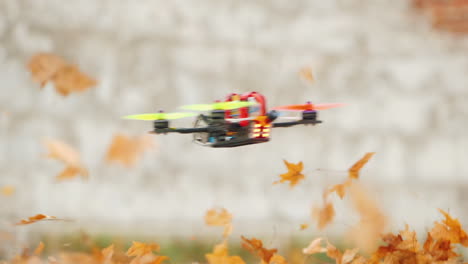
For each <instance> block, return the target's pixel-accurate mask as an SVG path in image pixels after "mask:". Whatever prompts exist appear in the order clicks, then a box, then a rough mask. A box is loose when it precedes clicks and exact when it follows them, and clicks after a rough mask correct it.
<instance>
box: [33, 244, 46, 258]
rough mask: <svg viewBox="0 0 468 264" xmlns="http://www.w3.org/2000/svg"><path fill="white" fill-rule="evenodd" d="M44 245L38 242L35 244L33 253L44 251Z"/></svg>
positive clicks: (38, 253)
mask: <svg viewBox="0 0 468 264" xmlns="http://www.w3.org/2000/svg"><path fill="white" fill-rule="evenodd" d="M44 248H45V245H44V243H42V241H41V242H39V245H37V247H36V249H34V255H36V256H40V255H41V253H42V251H44Z"/></svg>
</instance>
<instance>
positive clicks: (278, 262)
mask: <svg viewBox="0 0 468 264" xmlns="http://www.w3.org/2000/svg"><path fill="white" fill-rule="evenodd" d="M268 264H288V262H287V261H286V259H285V258H284V257H283V256H281V255H278V254H274V255H273V257H272V258H271V259H270V263H268Z"/></svg>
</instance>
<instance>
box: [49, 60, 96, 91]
mask: <svg viewBox="0 0 468 264" xmlns="http://www.w3.org/2000/svg"><path fill="white" fill-rule="evenodd" d="M52 79H53V81H54V84H55V89H56V90H57V92H58V93H59V94H60V95H63V96H67V95H69V94H70V93H72V92H83V91H86V90H88V89H89V88H91V87H93V86H95V85H96V84H97V82H96V80H94V79H92V78H90V77H89V76H87V75H86V74H84V73H82V72H81V71H80V70H79V69H78V67H76V66H75V65H66V66H64V67H61V68H60V69H59V70H58V71H57V72H56V73H55V75H54V76H53V78H52Z"/></svg>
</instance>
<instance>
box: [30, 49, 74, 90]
mask: <svg viewBox="0 0 468 264" xmlns="http://www.w3.org/2000/svg"><path fill="white" fill-rule="evenodd" d="M66 64H67V62H66V61H65V60H64V59H63V58H61V57H59V56H57V55H54V54H50V53H39V54H36V55H34V56H33V57H32V58H31V60H30V61H29V63H28V65H27V66H28V68H29V70H30V71H31V74H32V78H33V80H34V81H36V82H38V83H39V84H40V85H41V87H44V85H45V84H46V83H47V82H48V81H51V80H52V77H53V76H54V75H55V74H56V73H57V72H58V71H59V70H60V69H61V68H63V67H64V66H65V65H66Z"/></svg>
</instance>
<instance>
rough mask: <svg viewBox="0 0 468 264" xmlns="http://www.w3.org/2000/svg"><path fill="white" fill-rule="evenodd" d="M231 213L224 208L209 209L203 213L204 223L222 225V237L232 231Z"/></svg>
mask: <svg viewBox="0 0 468 264" xmlns="http://www.w3.org/2000/svg"><path fill="white" fill-rule="evenodd" d="M231 222H232V214H230V213H229V212H228V211H227V210H226V209H225V208H222V209H221V210H219V211H218V210H216V209H210V210H208V211H207V212H206V214H205V223H206V224H207V225H209V226H224V231H223V237H228V236H229V235H230V234H231V233H232V228H233V227H232V223H231Z"/></svg>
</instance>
